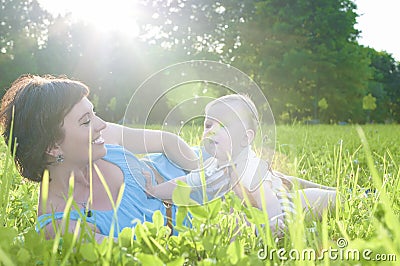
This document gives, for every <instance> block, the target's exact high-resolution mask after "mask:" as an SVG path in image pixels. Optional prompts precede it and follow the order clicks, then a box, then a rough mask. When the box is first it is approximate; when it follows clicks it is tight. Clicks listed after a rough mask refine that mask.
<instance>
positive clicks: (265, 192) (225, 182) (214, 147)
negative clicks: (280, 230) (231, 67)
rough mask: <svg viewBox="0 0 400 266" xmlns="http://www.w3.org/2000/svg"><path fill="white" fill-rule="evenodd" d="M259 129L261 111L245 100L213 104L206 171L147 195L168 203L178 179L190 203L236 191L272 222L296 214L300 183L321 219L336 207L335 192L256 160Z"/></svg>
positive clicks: (229, 98) (209, 111)
mask: <svg viewBox="0 0 400 266" xmlns="http://www.w3.org/2000/svg"><path fill="white" fill-rule="evenodd" d="M258 124H259V121H258V112H257V109H256V107H255V105H254V103H253V102H252V101H251V99H250V98H249V97H247V96H243V95H237V94H234V95H226V96H223V97H221V98H218V99H215V100H214V101H212V102H210V103H209V104H208V105H207V106H206V110H205V121H204V132H203V141H204V146H205V149H206V151H207V152H208V153H209V154H210V155H211V157H210V158H209V159H207V160H206V161H205V162H204V169H198V170H196V171H192V172H191V173H190V174H188V175H186V176H182V177H180V178H176V179H173V180H170V181H168V182H165V183H161V184H158V185H156V186H153V185H152V184H153V183H152V182H151V180H149V181H148V182H147V184H146V188H147V191H148V194H149V195H152V196H154V197H157V198H160V199H163V200H170V199H172V193H173V190H174V189H175V188H176V186H177V180H180V181H184V182H186V183H187V184H188V185H189V186H190V187H191V188H192V198H193V199H195V200H197V201H198V202H200V203H202V202H204V201H205V200H212V199H215V198H217V197H220V196H222V195H224V194H225V193H226V192H227V191H228V190H230V189H233V190H234V191H235V193H236V194H237V195H239V196H240V197H241V198H243V193H245V194H246V196H247V197H248V199H249V200H250V202H251V204H252V205H253V206H256V207H258V208H260V209H261V208H262V205H263V203H264V202H265V205H266V207H267V212H268V216H269V217H271V218H272V219H274V218H276V217H281V218H282V219H283V217H284V216H286V214H287V213H294V212H295V207H294V204H293V201H292V198H293V196H294V184H293V182H296V183H298V185H299V186H300V187H301V188H302V189H301V190H298V191H297V192H298V193H299V195H300V199H301V203H302V207H303V208H304V209H307V210H310V211H312V212H313V214H315V213H316V214H321V213H322V211H323V210H324V209H326V208H328V206H332V207H333V206H334V203H335V197H336V190H335V189H334V188H330V187H326V186H321V185H318V184H315V183H312V182H309V181H306V180H302V179H298V178H294V177H291V176H286V175H283V174H281V173H279V172H276V171H272V169H270V166H269V165H268V163H267V162H266V161H264V160H260V159H259V158H258V157H257V156H256V154H255V152H254V151H253V149H252V147H251V146H252V143H253V140H254V137H255V134H256V132H257V128H258ZM202 174H203V175H204V181H203V182H202V177H201V176H202ZM204 192H205V193H206V197H207V199H204V197H203V194H204ZM274 220H276V219H274Z"/></svg>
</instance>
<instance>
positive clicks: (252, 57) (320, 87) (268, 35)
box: [0, 0, 400, 123]
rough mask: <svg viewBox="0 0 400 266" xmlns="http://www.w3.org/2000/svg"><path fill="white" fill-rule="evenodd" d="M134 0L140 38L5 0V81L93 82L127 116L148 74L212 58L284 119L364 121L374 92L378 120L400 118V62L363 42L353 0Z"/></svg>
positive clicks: (1, 69)
mask: <svg viewBox="0 0 400 266" xmlns="http://www.w3.org/2000/svg"><path fill="white" fill-rule="evenodd" d="M136 6H137V9H138V10H140V11H141V12H137V13H138V16H137V17H136V18H135V19H136V20H137V23H138V25H139V26H140V35H139V36H138V37H136V38H132V37H128V36H127V35H124V34H123V33H121V32H111V33H108V34H105V33H104V32H102V31H99V30H98V28H96V26H95V25H91V24H89V23H84V22H82V21H74V20H72V18H71V16H70V15H68V14H67V15H64V16H58V17H52V16H50V15H49V14H48V13H47V12H46V11H45V10H43V9H42V8H41V7H40V6H39V5H38V3H37V1H36V0H25V1H16V0H3V1H1V9H0V18H1V19H0V20H1V21H0V22H1V23H0V52H1V53H0V86H1V87H2V88H6V87H8V86H9V84H10V83H11V81H12V80H14V79H16V78H17V77H18V76H19V75H20V74H23V73H28V72H29V73H37V74H45V73H50V74H54V75H67V76H69V77H72V78H77V79H80V80H82V81H84V82H85V83H87V84H88V85H89V86H90V88H91V91H92V96H93V98H94V99H95V100H96V101H95V102H96V110H97V112H98V113H100V115H102V116H103V117H104V118H105V119H109V120H113V121H119V120H120V119H121V118H122V116H123V114H124V110H125V107H126V105H127V103H128V101H129V99H130V97H131V95H132V94H133V92H134V90H135V89H136V88H137V87H138V86H139V85H140V84H141V83H142V82H143V81H144V80H145V79H146V78H147V77H148V76H149V75H151V74H153V73H154V72H156V71H158V70H160V69H162V68H163V67H166V66H168V65H170V64H174V63H178V62H182V61H186V60H192V59H209V60H219V61H222V62H225V63H228V64H232V65H233V66H235V67H237V68H238V69H240V70H242V71H243V72H244V73H246V74H248V75H249V76H250V77H251V78H253V79H254V81H255V82H256V83H257V84H258V85H259V86H260V88H261V89H262V90H263V92H264V94H265V95H266V97H267V99H268V101H269V103H270V105H271V107H272V110H273V112H274V115H275V118H276V120H277V121H281V122H290V121H293V120H300V121H303V120H310V119H313V120H317V119H318V120H320V121H322V122H328V123H329V122H339V121H349V122H361V123H362V122H366V120H365V117H366V116H365V110H364V109H363V99H364V97H365V96H367V95H369V94H371V96H373V97H374V98H376V105H377V108H376V109H375V110H374V111H373V112H371V114H370V119H371V120H373V121H376V122H385V121H399V120H400V107H399V106H400V67H399V62H396V61H395V60H394V59H393V57H392V56H391V55H390V54H388V53H386V52H378V51H375V50H374V49H372V48H366V47H363V46H361V45H359V44H358V43H357V37H358V34H359V32H358V31H357V30H356V29H355V28H354V25H355V23H356V18H357V12H356V5H355V4H354V2H353V1H351V0H336V1H332V0H245V1H239V0H221V1H218V2H215V1H211V0H202V1H195V0H187V1H183V0H174V1H161V0H145V1H140V2H139V1H138V2H137V3H136ZM149 93H150V92H149ZM170 102H171V99H170V100H168V99H166V100H165V102H164V103H162V105H163V106H164V107H163V108H169V105H168V104H169V103H170ZM161 118H162V114H160V117H157V116H156V115H155V116H153V117H152V119H153V120H154V122H159V120H160V119H161Z"/></svg>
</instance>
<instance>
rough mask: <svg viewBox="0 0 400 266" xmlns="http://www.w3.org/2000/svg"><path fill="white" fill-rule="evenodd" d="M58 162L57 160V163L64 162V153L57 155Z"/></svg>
mask: <svg viewBox="0 0 400 266" xmlns="http://www.w3.org/2000/svg"><path fill="white" fill-rule="evenodd" d="M56 162H57V163H62V162H64V155H62V154H59V155H57V157H56Z"/></svg>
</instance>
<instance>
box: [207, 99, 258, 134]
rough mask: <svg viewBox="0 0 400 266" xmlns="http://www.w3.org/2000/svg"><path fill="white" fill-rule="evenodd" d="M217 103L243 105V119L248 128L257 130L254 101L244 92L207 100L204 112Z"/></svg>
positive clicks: (256, 113)
mask: <svg viewBox="0 0 400 266" xmlns="http://www.w3.org/2000/svg"><path fill="white" fill-rule="evenodd" d="M218 103H234V104H235V103H236V104H239V105H240V106H241V107H244V110H245V111H246V112H245V117H244V118H245V119H246V121H245V122H246V123H247V125H246V126H248V127H249V128H250V129H252V130H253V131H254V132H255V133H256V132H257V129H258V122H259V121H258V111H257V108H256V105H255V104H254V102H253V101H252V100H251V99H250V97H249V96H248V95H244V94H229V95H225V96H222V97H219V98H217V99H214V100H213V101H211V102H209V103H208V104H207V106H206V108H205V112H206V113H207V112H208V110H209V109H210V108H211V107H212V106H214V105H216V104H218Z"/></svg>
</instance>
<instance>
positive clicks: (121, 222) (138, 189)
mask: <svg viewBox="0 0 400 266" xmlns="http://www.w3.org/2000/svg"><path fill="white" fill-rule="evenodd" d="M106 149H107V154H106V156H105V157H103V159H104V160H106V161H108V162H111V163H113V164H115V165H117V166H118V167H119V168H120V169H121V171H122V173H123V176H124V182H125V190H124V193H123V195H122V199H121V203H120V205H119V207H118V208H117V213H116V215H115V213H114V211H113V210H109V211H99V210H91V212H92V215H91V217H87V216H86V215H84V211H85V210H84V209H81V210H80V211H77V210H71V212H70V219H71V220H79V219H82V217H83V216H86V217H85V219H86V221H87V222H89V223H92V224H94V225H96V227H97V228H98V230H99V231H100V233H101V234H103V235H109V234H110V229H111V226H112V225H113V224H114V236H115V237H117V236H118V234H119V232H120V231H122V229H124V228H125V227H134V226H135V220H136V219H137V220H139V221H141V222H144V221H149V222H152V216H153V213H154V212H155V211H156V210H160V211H161V213H162V214H163V215H164V217H166V208H165V206H164V205H163V203H162V201H160V200H159V199H155V198H148V197H147V195H146V193H145V192H144V190H143V188H144V187H145V177H144V176H143V174H142V170H145V171H147V172H150V173H151V174H152V179H153V182H155V178H154V174H153V172H152V170H151V169H150V168H149V167H148V166H147V164H146V163H145V162H143V161H141V160H139V159H138V158H137V157H135V156H134V155H133V154H132V153H131V152H129V151H128V150H125V149H124V148H123V147H122V146H119V145H109V144H107V145H106ZM172 168H174V167H172ZM172 168H171V167H170V168H169V169H170V170H173V171H172V172H174V174H172V175H170V176H168V177H167V178H166V179H170V178H173V177H177V176H180V175H182V173H184V172H183V171H182V170H181V169H178V168H175V169H172ZM164 170H165V169H164ZM170 174H171V171H170ZM171 208H172V223H173V225H175V214H176V206H175V205H173V206H172V207H171ZM63 215H64V213H63V212H55V213H47V214H43V215H41V216H39V217H38V225H37V230H39V229H40V228H43V227H44V226H46V225H47V224H49V223H51V221H52V219H62V217H63ZM165 222H166V219H165Z"/></svg>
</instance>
